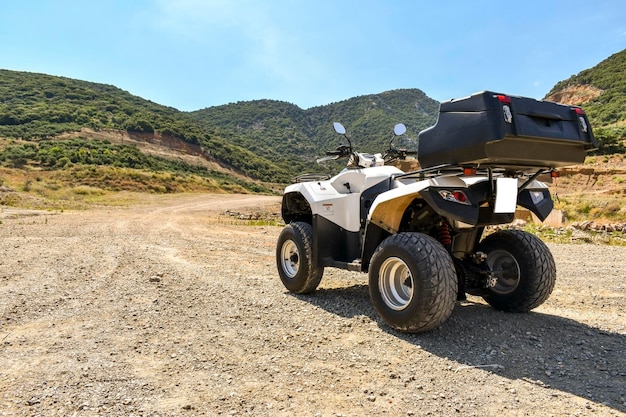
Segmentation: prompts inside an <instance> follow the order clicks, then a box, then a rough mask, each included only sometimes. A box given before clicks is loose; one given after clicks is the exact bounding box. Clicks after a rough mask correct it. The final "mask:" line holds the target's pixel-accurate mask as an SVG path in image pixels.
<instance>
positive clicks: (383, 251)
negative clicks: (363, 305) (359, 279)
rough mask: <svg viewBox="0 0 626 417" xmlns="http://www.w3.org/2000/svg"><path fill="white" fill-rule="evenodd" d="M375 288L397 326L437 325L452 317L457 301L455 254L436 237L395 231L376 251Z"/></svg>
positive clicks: (375, 298)
mask: <svg viewBox="0 0 626 417" xmlns="http://www.w3.org/2000/svg"><path fill="white" fill-rule="evenodd" d="M369 292H370V298H371V299H372V303H373V304H374V307H375V308H376V311H378V313H379V314H380V316H381V317H382V318H383V320H384V321H385V322H386V323H387V324H389V326H391V327H392V328H394V329H396V330H399V331H402V332H407V333H417V332H424V331H427V330H431V329H434V328H435V327H437V326H439V325H440V324H441V323H443V322H444V321H445V320H446V319H447V318H448V317H449V316H450V314H451V313H452V309H453V308H454V304H455V301H456V293H457V277H456V272H455V268H454V264H453V262H452V258H451V257H450V255H449V254H448V252H447V251H446V249H445V248H444V247H443V246H442V245H441V244H440V243H439V242H438V241H437V240H435V239H433V238H432V237H430V236H427V235H424V234H421V233H398V234H395V235H392V236H390V237H388V238H387V239H385V240H384V241H383V242H382V243H381V244H380V245H379V246H378V248H377V249H376V252H375V253H374V255H373V256H372V260H371V263H370V267H369Z"/></svg>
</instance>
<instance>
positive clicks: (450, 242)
mask: <svg viewBox="0 0 626 417" xmlns="http://www.w3.org/2000/svg"><path fill="white" fill-rule="evenodd" d="M468 109H469V110H468ZM403 127H404V126H403V125H401V124H400V125H398V126H396V131H395V133H396V134H401V133H403V132H404V129H403ZM464 127H465V129H464ZM335 130H336V131H337V132H338V133H341V134H344V136H345V129H344V128H343V126H341V125H340V124H338V123H336V124H335ZM346 138H347V136H346ZM348 141H349V139H348ZM595 146H596V142H595V139H594V138H593V135H592V133H591V129H590V127H589V123H588V121H587V119H586V116H585V115H584V112H582V110H580V109H579V108H577V107H570V106H563V105H559V104H556V103H548V102H540V101H536V100H532V99H525V98H520V97H509V96H504V95H500V94H495V93H491V92H481V93H477V94H475V95H473V96H471V97H467V98H464V99H461V100H452V101H450V102H445V103H442V104H441V108H440V115H439V119H438V122H437V124H436V125H435V126H433V127H431V128H429V129H426V130H425V131H423V132H421V133H420V142H419V152H418V159H419V161H420V164H421V165H422V167H424V168H422V169H420V170H418V171H414V172H407V173H405V172H403V171H401V170H400V169H398V168H396V167H394V166H386V165H384V160H385V158H384V157H383V156H381V155H379V154H377V155H369V154H361V153H356V152H354V151H353V150H352V145H351V144H350V146H347V147H346V146H342V147H340V148H338V150H337V151H332V152H328V154H329V155H331V156H332V157H333V158H335V157H347V158H349V162H348V168H345V169H344V170H342V171H341V172H340V173H338V174H337V175H335V176H334V177H332V178H329V179H325V178H322V177H315V176H308V177H306V180H305V181H304V182H297V183H295V184H292V185H290V186H288V187H287V188H286V189H285V192H284V196H283V203H282V217H283V219H284V221H285V223H286V227H285V229H284V230H283V232H282V233H281V235H280V236H279V238H278V244H277V249H276V260H277V267H278V272H279V275H280V278H281V280H282V282H283V284H284V285H285V286H286V288H287V289H288V290H290V291H292V292H294V293H308V292H312V291H314V290H315V289H316V288H317V286H318V285H319V283H320V280H321V278H322V274H323V270H324V268H326V267H335V268H341V269H346V270H352V271H361V272H368V273H369V292H370V297H371V299H372V302H373V304H374V306H375V308H376V310H377V311H378V312H379V314H380V315H381V317H382V318H383V320H384V321H385V322H386V323H387V324H388V325H390V326H391V327H393V328H394V329H397V330H400V331H405V332H420V331H426V330H430V329H432V328H434V327H437V326H439V325H440V324H441V323H442V322H443V321H445V320H446V319H447V317H448V316H449V315H450V314H451V312H452V310H453V308H454V305H455V301H456V300H457V299H463V298H464V297H465V294H466V293H471V294H476V295H481V296H483V297H484V298H485V300H486V301H487V302H488V303H489V304H491V305H492V306H493V307H495V308H498V309H501V310H505V311H513V312H521V311H529V310H531V309H533V308H535V307H537V306H539V305H540V304H542V303H543V302H544V301H545V300H546V299H547V298H548V297H549V295H550V293H551V291H552V289H553V287H554V283H555V278H556V268H555V264H554V260H553V258H552V255H551V254H550V251H549V250H548V248H547V246H546V245H545V244H544V243H543V242H541V240H539V239H538V238H536V237H535V236H534V235H531V234H528V233H525V232H522V231H513V230H509V231H499V232H496V233H493V234H491V235H489V236H487V237H486V238H484V239H483V231H484V229H485V227H486V226H488V225H496V224H506V223H510V222H511V221H512V220H513V218H514V214H515V210H516V208H517V206H518V205H519V206H522V207H525V208H527V209H528V210H530V211H532V212H533V213H535V214H536V215H537V217H539V218H540V219H541V220H543V219H545V218H546V217H547V216H548V214H549V213H550V211H551V210H552V207H553V204H552V199H551V196H550V192H549V189H548V187H547V186H546V185H545V184H544V183H543V182H541V181H538V180H537V178H538V177H539V176H540V175H542V174H546V173H550V172H553V171H554V169H555V168H557V167H559V166H563V165H568V164H571V163H578V162H582V161H580V158H581V157H582V158H583V159H584V155H585V153H586V151H588V150H589V149H593V148H594V147H595ZM390 151H391V152H390ZM390 151H388V152H387V155H386V156H387V157H389V155H391V156H392V157H394V156H395V157H397V156H398V155H401V156H406V154H407V153H406V152H397V151H395V152H393V150H390ZM533 155H535V156H533ZM387 159H388V158H387ZM446 161H448V162H446Z"/></svg>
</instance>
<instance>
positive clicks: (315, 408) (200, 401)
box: [0, 195, 626, 417]
mask: <svg viewBox="0 0 626 417" xmlns="http://www.w3.org/2000/svg"><path fill="white" fill-rule="evenodd" d="M278 201H279V198H278V197H259V196H238V195H183V196H180V195H176V196H151V197H149V198H148V199H147V200H146V201H145V202H144V203H142V204H140V205H136V206H133V207H127V208H104V209H92V210H88V211H82V212H64V213H60V214H51V213H45V212H43V213H42V212H37V213H29V212H13V211H9V210H8V209H7V210H4V211H2V210H1V209H0V238H1V242H2V243H1V244H0V320H1V321H0V415H10V416H155V417H156V416H213V415H227V416H237V415H254V416H293V415H297V416H342V415H343V416H361V415H362V416H368V415H369V416H382V415H385V416H427V415H432V416H539V415H542V416H550V415H551V416H611V415H621V416H625V415H626V301H625V298H624V288H625V286H626V273H625V272H624V268H623V262H624V259H626V248H625V247H609V246H594V245H588V244H580V245H550V249H551V250H552V251H553V254H554V257H555V259H556V264H557V270H558V277H557V285H556V288H555V290H554V292H553V294H552V296H551V298H550V299H549V300H548V301H547V302H546V304H544V305H543V306H541V307H540V308H538V309H537V310H535V311H534V312H532V313H529V314H507V313H502V312H498V311H495V310H493V309H491V308H490V307H488V306H487V305H486V304H485V303H484V302H483V301H482V300H481V299H479V298H470V299H469V300H468V301H467V302H463V303H460V304H457V306H456V308H455V310H454V311H453V313H452V316H451V317H450V318H449V319H448V321H446V322H445V323H444V324H443V326H441V327H440V328H438V329H436V330H434V331H432V332H429V333H425V334H417V335H406V334H401V333H397V332H395V331H392V330H390V329H389V328H388V327H387V326H385V324H384V323H383V322H382V321H381V320H380V319H379V317H378V316H377V314H376V312H375V310H374V309H373V307H372V305H371V303H370V301H369V296H368V293H367V276H366V275H365V274H358V273H350V272H346V271H339V270H332V269H327V270H326V271H325V275H324V278H323V279H322V283H321V285H320V289H319V290H318V291H317V292H316V293H314V294H312V295H308V296H294V295H291V294H289V293H287V292H286V291H285V289H284V287H283V286H282V284H281V283H280V280H279V278H278V275H277V272H276V265H275V259H274V251H275V243H276V238H277V237H278V234H279V233H280V230H281V227H276V226H247V225H241V224H235V223H236V222H234V221H233V220H232V217H229V216H223V215H220V213H223V212H224V210H226V209H230V210H234V211H240V212H254V211H259V210H262V209H265V208H267V207H269V208H273V209H275V208H276V207H277V202H278ZM31 214H32V215H31Z"/></svg>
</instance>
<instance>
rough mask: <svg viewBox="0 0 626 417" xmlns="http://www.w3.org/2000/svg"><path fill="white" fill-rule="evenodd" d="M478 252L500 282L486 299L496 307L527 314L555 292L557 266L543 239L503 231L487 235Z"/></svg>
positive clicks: (484, 296)
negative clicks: (481, 253) (485, 258)
mask: <svg viewBox="0 0 626 417" xmlns="http://www.w3.org/2000/svg"><path fill="white" fill-rule="evenodd" d="M478 250H480V251H482V252H484V253H486V254H487V264H488V265H489V267H490V269H492V270H495V273H496V276H497V277H498V281H497V282H496V285H495V286H494V287H492V288H488V289H487V290H485V294H484V295H483V298H484V299H485V301H487V303H489V305H491V306H492V307H494V308H496V309H498V310H503V311H508V312H513V313H523V312H527V311H530V310H532V309H534V308H536V307H538V306H540V305H541V304H543V303H544V302H545V301H546V300H547V299H548V297H550V294H551V293H552V290H553V289H554V285H555V282H556V265H555V262H554V258H553V257H552V253H550V249H548V247H547V246H546V244H545V243H543V241H541V239H539V238H538V237H536V236H535V235H532V234H530V233H527V232H524V231H521V230H502V231H499V232H496V233H494V234H492V235H489V236H487V237H486V238H485V239H484V240H483V241H482V242H481V243H480V244H479V245H478Z"/></svg>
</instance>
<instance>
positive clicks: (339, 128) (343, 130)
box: [333, 122, 346, 135]
mask: <svg viewBox="0 0 626 417" xmlns="http://www.w3.org/2000/svg"><path fill="white" fill-rule="evenodd" d="M333 127H334V128H335V132H337V133H339V134H340V135H345V134H346V128H345V127H343V125H342V124H341V123H339V122H334V123H333Z"/></svg>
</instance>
